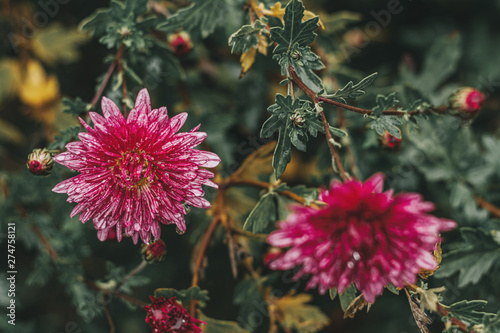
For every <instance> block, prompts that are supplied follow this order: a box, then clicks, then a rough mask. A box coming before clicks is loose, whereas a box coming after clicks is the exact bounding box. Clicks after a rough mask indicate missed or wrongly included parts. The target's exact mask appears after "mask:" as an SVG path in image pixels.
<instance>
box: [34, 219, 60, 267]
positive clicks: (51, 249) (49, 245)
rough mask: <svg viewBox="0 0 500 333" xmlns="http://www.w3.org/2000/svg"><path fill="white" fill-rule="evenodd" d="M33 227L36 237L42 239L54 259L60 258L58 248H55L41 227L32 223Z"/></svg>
mask: <svg viewBox="0 0 500 333" xmlns="http://www.w3.org/2000/svg"><path fill="white" fill-rule="evenodd" d="M31 229H33V232H34V233H35V235H36V237H37V238H38V239H39V240H40V242H41V243H42V245H43V247H44V248H45V250H47V252H48V253H49V255H50V257H51V258H52V260H54V261H56V260H57V259H59V255H58V254H57V252H56V250H54V248H53V247H52V245H51V244H50V242H49V240H48V239H47V238H46V237H45V236H44V235H43V234H42V232H41V231H40V228H38V226H37V225H35V224H32V225H31Z"/></svg>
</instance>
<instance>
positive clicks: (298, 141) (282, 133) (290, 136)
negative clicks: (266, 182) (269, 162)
mask: <svg viewBox="0 0 500 333" xmlns="http://www.w3.org/2000/svg"><path fill="white" fill-rule="evenodd" d="M309 108H310V103H309V102H308V101H304V100H301V99H299V98H297V99H295V100H293V99H292V97H291V96H286V97H285V96H283V95H281V94H277V95H276V104H273V105H271V106H270V107H269V108H268V109H267V110H268V111H269V112H270V113H271V114H272V116H271V117H269V119H267V120H266V121H265V122H264V124H263V125H262V129H261V132H260V136H261V137H262V138H268V137H270V136H271V135H272V134H273V133H274V132H275V131H279V135H278V143H277V144H276V148H275V150H274V156H273V167H274V171H275V176H276V178H279V177H280V176H281V175H282V174H283V172H284V171H285V168H286V166H287V164H288V163H289V162H290V160H291V158H292V147H291V144H292V143H293V144H294V146H296V147H297V148H298V149H302V150H305V142H307V139H308V136H307V131H308V130H309V131H312V133H314V134H316V132H317V130H316V128H317V124H314V119H313V117H312V116H311V115H310V113H313V112H314V111H312V110H309ZM294 114H295V115H297V116H300V117H302V118H304V124H303V125H301V126H296V125H295V124H294V123H293V122H292V120H291V117H292V115H294ZM310 122H312V123H310Z"/></svg>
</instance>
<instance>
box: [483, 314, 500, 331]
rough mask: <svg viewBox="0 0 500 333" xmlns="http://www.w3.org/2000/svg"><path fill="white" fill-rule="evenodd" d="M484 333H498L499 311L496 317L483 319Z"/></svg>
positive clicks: (499, 324) (499, 323)
mask: <svg viewBox="0 0 500 333" xmlns="http://www.w3.org/2000/svg"><path fill="white" fill-rule="evenodd" d="M483 325H484V333H500V311H498V313H497V314H496V315H490V314H486V315H485V316H484V317H483Z"/></svg>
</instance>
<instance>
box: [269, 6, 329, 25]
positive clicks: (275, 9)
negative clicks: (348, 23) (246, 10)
mask: <svg viewBox="0 0 500 333" xmlns="http://www.w3.org/2000/svg"><path fill="white" fill-rule="evenodd" d="M262 13H263V14H264V15H266V16H273V17H277V18H279V19H280V20H281V22H283V16H285V8H282V7H281V3H280V2H276V3H275V4H274V6H272V7H271V9H269V10H268V9H264V10H263V11H262ZM316 16H319V15H317V14H314V13H313V12H311V11H310V10H305V11H304V17H303V18H302V22H304V21H307V20H309V19H311V18H313V17H316ZM318 24H319V26H320V27H321V29H323V30H324V29H325V25H324V24H323V22H321V19H320V20H319V21H318Z"/></svg>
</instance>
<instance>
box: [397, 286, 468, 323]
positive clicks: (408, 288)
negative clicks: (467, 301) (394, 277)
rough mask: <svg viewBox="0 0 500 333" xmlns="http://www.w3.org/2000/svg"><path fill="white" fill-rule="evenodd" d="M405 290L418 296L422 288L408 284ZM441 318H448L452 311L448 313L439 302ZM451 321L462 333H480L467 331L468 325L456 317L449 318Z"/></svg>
mask: <svg viewBox="0 0 500 333" xmlns="http://www.w3.org/2000/svg"><path fill="white" fill-rule="evenodd" d="M405 288H406V289H407V290H411V291H413V292H415V293H417V294H420V293H421V288H420V287H418V286H416V285H414V284H408V285H406V286H405ZM435 312H437V313H438V314H439V315H440V316H441V317H447V316H448V315H449V314H450V311H448V309H447V308H446V307H445V306H444V305H443V304H441V303H439V302H437V303H436V311H435ZM449 321H450V323H451V324H452V325H454V326H457V327H458V330H459V331H460V332H464V333H478V332H476V331H474V330H470V331H469V330H468V329H467V324H466V323H464V322H463V321H461V320H459V319H458V318H456V317H451V318H449Z"/></svg>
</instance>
